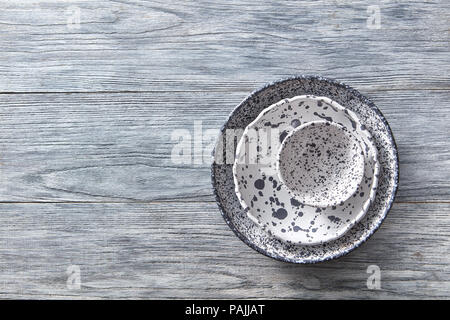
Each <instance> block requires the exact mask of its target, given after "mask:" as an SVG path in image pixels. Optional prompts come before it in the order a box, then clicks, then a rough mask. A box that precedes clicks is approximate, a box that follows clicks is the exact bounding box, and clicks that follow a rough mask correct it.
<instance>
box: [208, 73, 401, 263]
mask: <svg viewBox="0 0 450 320" xmlns="http://www.w3.org/2000/svg"><path fill="white" fill-rule="evenodd" d="M242 129H244V130H243V132H242ZM228 130H235V131H236V130H241V134H240V135H239V134H237V135H238V143H237V146H236V148H235V149H234V143H232V146H230V143H229V141H227V139H226V136H227V135H228V133H229V132H228ZM222 133H223V134H222V136H221V138H220V139H219V141H218V144H217V146H216V150H215V153H214V162H213V165H212V182H213V186H214V190H215V193H216V197H217V202H218V204H219V207H220V208H221V210H222V214H223V216H224V218H225V220H226V221H227V223H228V224H229V226H230V227H231V229H232V230H233V231H234V232H235V233H236V234H237V235H238V236H239V238H241V239H242V240H243V241H244V242H245V243H247V244H248V245H249V246H251V247H252V248H254V249H255V250H257V251H259V252H261V253H263V254H265V255H268V256H270V257H273V258H276V259H279V260H283V261H288V262H295V263H311V262H318V261H323V260H328V259H331V258H335V257H339V256H341V255H343V254H345V253H347V252H349V251H351V250H352V249H354V248H356V247H357V246H359V244H361V243H362V242H363V241H365V240H366V239H367V238H368V237H369V236H370V235H371V234H372V233H373V232H374V231H375V230H376V229H377V228H378V226H379V225H380V223H381V222H382V220H383V219H384V217H385V216H386V214H387V212H388V210H389V208H390V206H391V204H392V201H393V198H394V196H395V191H396V188H397V184H398V158H397V150H396V146H395V142H394V140H393V137H392V134H391V131H390V129H389V127H388V125H387V122H386V121H385V119H384V117H383V116H382V115H381V113H380V112H379V111H378V109H377V108H376V107H375V106H374V105H373V104H372V103H371V102H369V101H368V100H367V99H366V98H365V97H363V96H362V95H361V94H360V93H359V92H357V91H356V90H354V89H351V88H349V87H347V86H345V85H343V84H341V83H338V82H336V81H333V80H328V79H324V78H320V77H295V78H291V79H287V80H283V81H280V82H277V83H274V84H271V85H269V86H266V87H265V88H263V89H261V90H259V91H256V92H254V93H253V94H252V95H250V96H249V97H248V98H247V99H246V100H244V101H243V102H242V103H241V104H240V105H239V106H238V107H237V108H236V109H235V111H234V112H233V113H232V114H231V116H230V118H229V119H228V121H227V123H226V124H225V126H224V127H223V129H222ZM235 135H236V134H235ZM233 141H234V140H233ZM230 155H232V159H233V162H232V163H229V161H228V162H227V161H224V159H225V158H228V159H229V158H230ZM380 173H381V174H380Z"/></svg>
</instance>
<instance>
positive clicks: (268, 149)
mask: <svg viewBox="0 0 450 320" xmlns="http://www.w3.org/2000/svg"><path fill="white" fill-rule="evenodd" d="M318 122H320V123H329V124H330V128H331V124H333V128H336V126H338V127H340V128H345V129H342V130H347V132H348V133H350V134H352V135H353V137H355V138H356V140H357V143H356V142H355V141H354V140H355V139H353V138H351V137H350V136H348V137H347V138H343V137H342V139H343V140H345V141H346V145H347V144H348V146H349V147H350V149H351V148H355V150H353V151H352V150H350V151H349V155H350V157H352V156H354V159H353V161H354V162H355V164H356V171H357V173H356V175H355V176H354V179H351V180H352V181H349V182H348V183H343V185H346V186H348V187H349V189H353V188H354V187H355V184H356V191H355V190H345V192H342V193H343V194H342V195H339V197H340V198H341V199H344V198H346V199H347V200H345V201H340V202H339V203H337V204H336V205H333V203H335V202H336V201H335V200H334V199H332V197H331V196H330V195H329V194H327V195H324V194H319V196H320V197H321V198H320V199H319V197H317V196H316V198H317V199H319V200H320V203H314V204H315V205H309V204H306V202H308V201H310V202H311V203H312V202H313V201H311V199H312V198H309V199H306V197H305V195H303V194H301V195H300V193H299V192H296V191H295V189H296V186H295V178H294V179H290V180H289V183H291V184H292V185H293V186H292V187H289V186H288V185H286V183H285V182H286V181H285V179H287V178H288V176H289V174H281V175H282V176H283V178H284V179H280V174H279V171H280V170H279V167H280V164H279V161H278V160H279V153H280V152H279V150H281V152H282V151H283V150H284V149H285V148H283V147H282V145H283V143H284V141H285V140H286V139H287V138H288V137H289V136H290V135H291V134H293V132H294V131H295V132H299V133H303V130H301V129H300V130H297V128H299V127H300V128H301V126H302V125H305V124H311V123H318ZM304 128H310V127H309V126H305V127H304ZM312 131H314V132H316V136H315V137H314V138H312V139H316V138H318V139H320V137H322V138H326V137H327V135H326V134H325V136H324V135H323V134H324V132H326V131H324V132H322V133H319V131H320V130H311V128H310V129H309V130H307V131H305V132H306V133H308V132H309V133H311V132H312ZM334 134H337V133H336V132H334ZM341 135H342V134H340V136H341ZM296 136H297V135H296V134H295V135H294V136H291V137H293V138H295V137H296ZM371 140H372V137H371V135H370V133H369V132H368V131H367V130H366V129H365V127H364V126H362V125H361V124H360V122H359V119H358V118H357V117H356V115H355V114H354V113H353V112H352V111H349V110H347V109H345V108H344V107H342V106H341V105H339V104H338V103H337V102H335V101H332V100H331V99H328V98H326V97H316V96H310V95H306V96H298V97H294V98H291V99H284V100H282V101H279V102H278V103H275V104H273V105H271V106H269V107H268V108H266V109H264V110H263V111H262V112H261V113H260V114H259V116H258V117H257V118H256V119H255V120H254V121H253V122H252V123H250V124H249V125H248V126H247V127H246V129H245V130H244V133H243V135H242V137H241V139H240V141H239V143H238V145H237V149H236V158H235V163H234V165H233V178H234V184H235V192H236V195H237V197H238V199H239V201H240V203H241V205H242V207H243V208H244V210H246V213H247V215H248V217H249V218H250V219H251V220H253V221H254V222H255V223H256V224H257V225H259V226H260V227H261V228H262V229H264V230H266V231H267V232H268V233H269V234H270V235H271V236H273V237H275V238H277V239H280V240H282V241H285V242H287V243H292V244H302V245H315V244H322V243H325V242H328V241H332V240H334V239H337V238H339V237H341V236H342V235H344V234H345V233H346V232H347V231H348V230H350V229H351V227H352V226H353V225H354V224H356V223H357V222H358V221H359V220H360V219H361V218H362V217H363V216H364V214H365V213H366V212H367V210H368V208H369V206H370V203H371V201H372V200H373V198H374V196H375V193H376V188H377V183H378V179H377V175H378V161H377V151H376V148H375V147H374V146H373V143H372V142H371ZM349 141H351V142H349ZM341 142H342V143H343V142H344V141H341ZM352 142H353V143H352ZM321 144H322V143H321ZM358 144H359V146H360V148H359V149H358ZM287 150H290V149H287ZM361 150H362V151H363V153H364V155H363V158H362V159H363V161H364V164H361V158H359V156H360V152H361ZM323 152H324V153H325V154H326V150H325V151H323ZM287 156H288V154H287ZM324 156H325V155H324ZM340 156H343V157H347V150H346V152H344V153H342V154H340ZM292 158H294V157H292ZM342 160H343V159H340V160H339V161H342ZM289 161H290V160H289ZM294 161H298V160H294ZM311 161H312V160H311ZM345 163H347V164H349V163H348V162H347V161H344V164H345ZM352 166H353V165H352V164H350V167H352ZM281 167H282V168H281V170H285V169H284V168H283V165H281ZM327 167H328V168H329V169H328V170H329V171H330V170H331V166H330V165H327ZM343 167H345V165H344V166H342V168H343ZM286 168H287V166H286ZM308 169H310V170H313V169H312V168H310V167H307V168H304V170H302V172H303V173H304V175H306V173H307V172H308V171H307V170H308ZM361 169H362V170H363V177H362V179H360V177H359V175H360V170H361ZM287 170H290V169H287ZM315 170H316V171H315V172H319V176H320V175H322V176H323V174H320V172H321V171H320V169H319V170H318V169H317V168H316V169H315ZM342 170H344V169H342ZM349 170H350V168H345V170H344V171H345V172H349ZM310 172H311V171H310ZM289 173H290V172H289ZM322 179H324V178H322ZM325 180H326V178H325ZM353 180H354V181H353ZM358 181H359V182H360V183H359V184H358V183H355V182H358ZM309 186H312V183H311V184H310V185H309ZM322 187H323V183H318V187H315V189H314V190H316V191H320V189H321V188H322ZM298 188H301V187H300V186H299V187H298ZM324 189H326V186H325V188H324ZM340 190H341V191H342V189H340ZM297 191H298V190H297ZM328 191H329V192H334V191H330V190H328ZM349 194H350V195H349ZM299 195H300V196H299ZM305 200H306V201H305ZM313 200H314V199H313ZM339 200H340V199H339ZM327 202H329V203H327ZM317 204H321V205H322V204H323V207H320V206H317ZM329 204H331V205H329Z"/></svg>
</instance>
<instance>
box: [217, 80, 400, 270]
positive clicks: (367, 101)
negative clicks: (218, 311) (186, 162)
mask: <svg viewBox="0 0 450 320" xmlns="http://www.w3.org/2000/svg"><path fill="white" fill-rule="evenodd" d="M292 80H316V81H325V82H329V83H330V84H333V85H336V86H339V87H342V88H343V89H345V90H347V91H349V92H351V93H352V94H353V95H355V96H356V97H357V98H358V99H360V100H361V102H362V103H364V104H366V105H367V106H368V107H369V108H370V109H371V110H372V111H374V112H375V113H376V114H377V115H378V116H379V118H380V119H381V121H382V122H383V124H384V125H385V126H386V129H387V132H388V136H389V140H390V142H391V144H392V147H393V153H394V158H395V166H394V170H393V171H394V172H393V178H394V184H393V191H392V195H391V197H390V198H389V201H388V203H387V205H386V206H385V209H384V211H385V214H384V216H383V217H382V218H381V219H380V220H379V221H378V222H377V224H376V225H375V226H374V227H373V228H371V229H370V232H369V233H368V234H367V235H366V236H365V237H364V238H362V239H361V240H360V241H359V242H358V243H355V244H354V245H352V247H351V248H349V249H346V250H343V251H341V252H338V253H336V254H334V255H330V256H328V257H325V258H316V259H309V260H308V259H302V260H298V259H292V258H286V257H283V256H280V255H278V254H276V253H271V252H268V251H266V250H264V249H262V248H260V247H258V246H257V245H255V244H254V243H253V242H251V241H249V239H248V238H247V237H245V236H244V235H243V234H242V233H241V232H240V231H239V230H237V228H236V227H235V225H234V223H233V222H232V221H231V220H230V219H229V217H228V214H227V213H226V211H225V208H224V207H223V205H222V202H221V198H220V196H219V194H218V191H217V188H216V179H215V170H214V169H215V167H216V166H217V164H216V161H215V154H216V147H217V142H216V144H215V145H214V148H213V150H212V153H211V156H212V163H211V184H212V187H213V192H214V198H215V202H216V203H217V205H218V207H219V210H220V212H221V215H222V217H223V219H224V220H225V222H226V223H227V225H228V227H229V228H230V229H231V230H232V231H233V232H234V234H235V235H236V236H237V237H238V238H239V239H240V240H241V241H242V242H244V243H245V244H246V245H247V246H249V247H250V248H252V249H253V250H255V251H257V252H259V253H260V254H263V255H265V256H267V257H270V258H273V259H276V260H279V261H282V262H288V263H294V264H315V263H318V262H324V261H329V260H333V259H337V258H340V257H342V256H344V255H347V254H348V253H350V252H352V251H353V250H355V249H357V248H359V247H360V246H361V245H362V244H364V243H365V242H366V241H367V240H368V239H369V238H370V237H371V236H372V235H373V234H374V233H375V232H376V231H377V230H378V229H379V228H380V226H381V224H382V223H383V222H384V220H385V219H386V217H387V215H388V214H389V212H390V210H391V208H392V205H393V203H394V200H395V198H396V196H397V191H398V185H399V180H400V166H399V155H398V146H397V143H396V141H395V138H394V135H393V134H392V129H391V127H390V125H389V123H388V121H387V120H386V117H385V116H384V115H383V113H382V112H381V111H380V110H379V109H378V107H377V106H376V105H375V103H374V102H372V100H370V99H369V98H368V97H366V96H365V95H363V94H362V93H361V92H359V91H358V90H356V89H355V88H353V87H351V86H349V85H347V84H345V83H343V82H341V81H338V80H336V79H333V78H329V77H323V76H319V75H293V76H290V77H284V78H281V79H279V80H275V81H271V82H268V83H266V84H264V85H263V86H262V87H259V88H257V89H256V90H254V91H252V92H251V93H250V94H248V95H247V96H246V97H245V98H244V99H243V100H242V101H241V102H240V103H239V104H238V105H236V106H235V107H234V109H233V110H232V111H231V112H230V114H229V115H228V117H227V119H226V121H225V122H224V123H223V125H222V126H221V128H220V133H219V136H218V138H217V139H216V141H218V139H220V137H221V136H222V134H223V131H224V130H225V127H226V125H227V123H228V122H229V120H230V119H231V117H232V116H233V115H234V114H235V113H236V112H237V111H238V110H239V108H241V107H242V105H243V104H244V103H245V102H246V101H247V100H248V99H250V98H252V97H253V96H254V95H256V94H258V93H260V92H262V91H264V90H265V89H267V88H269V87H272V86H277V85H282V84H283V83H285V82H288V81H292Z"/></svg>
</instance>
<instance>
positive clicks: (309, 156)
mask: <svg viewBox="0 0 450 320" xmlns="http://www.w3.org/2000/svg"><path fill="white" fill-rule="evenodd" d="M276 168H277V169H276V170H277V172H278V177H279V179H280V182H282V183H283V184H284V185H286V187H288V188H289V190H290V191H291V192H292V193H293V194H295V196H296V199H298V201H300V202H301V203H303V204H305V205H309V206H313V207H322V208H323V207H329V206H336V205H338V204H339V203H342V202H344V201H345V200H347V199H348V198H350V197H351V196H352V195H353V194H355V192H356V190H357V189H358V188H359V186H360V183H361V180H362V178H363V176H364V152H363V151H362V147H361V145H360V143H359V141H358V140H357V139H356V138H355V137H354V136H353V134H351V133H350V132H349V131H348V130H347V128H346V127H344V126H342V125H340V124H337V123H333V122H329V121H324V120H322V121H312V122H307V123H305V124H303V125H301V126H299V127H297V128H295V129H294V130H293V131H292V132H291V133H290V134H289V135H288V136H287V137H286V138H285V139H284V140H283V143H282V145H281V148H280V151H279V153H278V157H277V167H276Z"/></svg>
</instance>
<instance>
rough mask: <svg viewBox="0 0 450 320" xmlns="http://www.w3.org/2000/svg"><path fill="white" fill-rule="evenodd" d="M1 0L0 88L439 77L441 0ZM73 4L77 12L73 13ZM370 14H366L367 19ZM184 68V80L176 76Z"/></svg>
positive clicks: (429, 85) (436, 84)
mask: <svg viewBox="0 0 450 320" xmlns="http://www.w3.org/2000/svg"><path fill="white" fill-rule="evenodd" d="M373 5H374V3H373V1H346V0H336V1H301V2H300V1H267V2H265V3H258V4H255V3H254V2H251V1H227V2H226V3H224V2H223V1H207V2H205V1H193V2H189V1H126V2H125V1H95V2H92V1H80V0H78V1H64V2H60V1H25V2H20V1H2V2H1V3H0V33H1V35H2V36H1V37H0V48H1V50H0V92H33V91H34V92H36V91H37V92H54V91H130V90H131V91H155V90H168V88H170V89H171V90H178V91H183V90H187V89H193V88H196V87H197V81H198V82H200V83H201V84H202V88H201V89H202V90H205V87H206V89H208V88H209V89H212V90H219V91H223V90H226V89H227V88H231V89H233V90H235V89H241V88H242V87H244V88H242V90H243V91H244V92H247V91H248V89H249V88H253V87H254V86H255V85H259V84H261V83H265V82H267V81H271V80H274V79H278V78H281V77H284V76H288V75H292V74H296V73H309V74H321V75H324V76H329V77H336V78H338V79H341V80H343V81H353V83H354V84H355V85H357V86H359V87H364V88H370V89H372V90H375V89H383V88H396V89H423V88H425V89H433V88H434V89H435V88H449V71H450V69H449V56H448V51H449V40H450V37H449V32H448V12H449V9H450V5H449V3H448V1H418V0H416V1H381V2H380V1H378V2H377V3H376V4H375V5H376V6H377V7H376V8H378V9H379V10H380V29H371V27H368V18H369V17H370V16H371V15H373V14H374V13H373V12H372V11H370V9H369V11H368V7H369V6H373ZM78 14H79V24H77V23H76V22H77V21H78V19H77V16H78ZM369 21H370V19H369ZM186 79H189V80H192V81H186Z"/></svg>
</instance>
